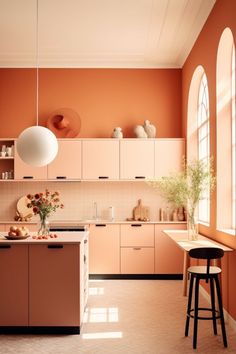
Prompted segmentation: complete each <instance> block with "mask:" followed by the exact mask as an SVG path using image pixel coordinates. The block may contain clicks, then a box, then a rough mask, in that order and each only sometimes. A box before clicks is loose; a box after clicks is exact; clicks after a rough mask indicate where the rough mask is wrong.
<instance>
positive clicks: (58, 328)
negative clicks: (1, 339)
mask: <svg viewBox="0 0 236 354" xmlns="http://www.w3.org/2000/svg"><path fill="white" fill-rule="evenodd" d="M56 234H57V237H56V238H49V239H41V240H38V239H33V238H32V237H33V236H34V235H33V233H32V235H31V236H30V237H28V238H26V239H22V240H19V239H18V240H7V239H6V238H5V237H4V236H5V235H6V234H2V236H1V237H0V282H1V291H0V333H63V334H64V333H80V328H81V325H82V319H83V313H84V309H85V306H86V301H87V294H88V290H87V288H88V269H87V264H88V251H87V250H88V231H84V232H79V233H67V232H57V233H56Z"/></svg>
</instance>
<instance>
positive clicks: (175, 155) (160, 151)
mask: <svg viewBox="0 0 236 354" xmlns="http://www.w3.org/2000/svg"><path fill="white" fill-rule="evenodd" d="M184 155H185V140H184V139H156V140H155V177H156V178H159V177H164V176H168V175H169V174H170V173H171V172H180V171H181V169H182V167H183V166H182V163H183V161H182V160H183V156H184Z"/></svg>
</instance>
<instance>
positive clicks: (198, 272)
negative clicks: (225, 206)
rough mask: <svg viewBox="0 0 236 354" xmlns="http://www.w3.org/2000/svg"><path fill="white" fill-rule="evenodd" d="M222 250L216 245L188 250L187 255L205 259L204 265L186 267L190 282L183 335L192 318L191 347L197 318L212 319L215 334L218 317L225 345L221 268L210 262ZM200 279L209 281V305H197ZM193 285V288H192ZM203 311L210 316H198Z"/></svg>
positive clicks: (195, 336) (195, 332)
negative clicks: (216, 301) (216, 303)
mask: <svg viewBox="0 0 236 354" xmlns="http://www.w3.org/2000/svg"><path fill="white" fill-rule="evenodd" d="M223 255H224V251H223V250H222V249H221V248H217V247H198V248H193V249H191V250H190V251H189V256H190V257H191V258H196V259H203V260H206V266H205V265H203V266H191V267H189V268H188V274H189V275H190V284H189V295H188V305H187V314H186V322H185V336H186V337H187V336H188V332H189V321H190V318H193V320H194V326H193V348H194V349H196V348H197V329H198V320H212V323H213V333H214V334H217V326H216V320H217V319H220V323H221V331H222V337H223V343H224V346H225V347H227V337H226V331H225V322H224V312H223V305H222V298H221V289H220V282H219V278H218V276H219V274H220V273H221V269H220V268H219V267H215V266H211V265H210V262H211V260H213V259H218V258H221V257H223ZM200 281H205V282H206V283H210V298H211V307H200V306H199V286H200ZM194 286H195V290H194V291H193V288H194ZM215 290H216V297H217V300H218V307H219V310H217V309H216V306H215ZM193 292H194V304H193V308H192V297H193ZM201 311H204V312H205V313H210V316H202V315H201V316H200V315H199V312H201Z"/></svg>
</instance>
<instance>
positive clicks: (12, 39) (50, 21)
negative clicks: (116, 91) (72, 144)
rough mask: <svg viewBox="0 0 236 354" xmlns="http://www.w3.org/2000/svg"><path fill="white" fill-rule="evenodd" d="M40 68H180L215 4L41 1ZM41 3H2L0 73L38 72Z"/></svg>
mask: <svg viewBox="0 0 236 354" xmlns="http://www.w3.org/2000/svg"><path fill="white" fill-rule="evenodd" d="M38 1H39V15H38V16H39V17H38V18H39V21H38V40H39V46H38V49H39V55H38V58H39V66H40V67H100V68H179V67H182V66H183V64H184V62H185V59H186V58H187V56H188V54H189V52H190V50H191V48H192V47H193V45H194V42H195V40H196V39H197V36H198V35H199V33H200V31H201V29H202V27H203V25H204V23H205V21H206V19H207V17H208V15H209V13H210V11H211V9H212V7H213V6H214V4H215V1H216V0H38ZM36 4H37V2H36V0H0V67H35V66H36V63H37V60H36V38H37V36H36V28H37V26H36V23H37V21H36V8H37V7H36Z"/></svg>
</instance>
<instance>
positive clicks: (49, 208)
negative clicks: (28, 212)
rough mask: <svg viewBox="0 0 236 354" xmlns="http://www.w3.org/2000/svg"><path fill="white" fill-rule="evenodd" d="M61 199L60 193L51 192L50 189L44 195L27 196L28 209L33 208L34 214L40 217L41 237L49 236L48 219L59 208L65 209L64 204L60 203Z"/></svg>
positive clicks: (39, 231)
mask: <svg viewBox="0 0 236 354" xmlns="http://www.w3.org/2000/svg"><path fill="white" fill-rule="evenodd" d="M59 197H60V194H59V192H57V191H56V192H50V191H49V190H48V189H46V190H45V192H44V193H36V194H34V195H33V194H28V195H27V198H28V199H29V203H28V204H27V207H28V208H33V213H34V214H35V215H36V214H39V217H40V228H39V230H38V234H39V235H49V223H48V220H47V219H48V217H49V216H50V214H51V213H52V212H55V211H56V210H57V209H58V208H61V209H63V208H64V204H62V203H61V202H60V198H59Z"/></svg>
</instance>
